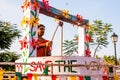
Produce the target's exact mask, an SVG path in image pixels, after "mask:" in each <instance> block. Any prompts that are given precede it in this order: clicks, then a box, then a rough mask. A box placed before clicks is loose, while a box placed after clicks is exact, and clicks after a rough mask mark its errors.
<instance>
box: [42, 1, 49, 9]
mask: <svg viewBox="0 0 120 80" xmlns="http://www.w3.org/2000/svg"><path fill="white" fill-rule="evenodd" d="M42 3H43V4H44V8H46V9H47V10H48V11H50V8H51V6H49V1H48V0H42Z"/></svg>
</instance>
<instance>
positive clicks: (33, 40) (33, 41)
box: [30, 38, 37, 49]
mask: <svg viewBox="0 0 120 80" xmlns="http://www.w3.org/2000/svg"><path fill="white" fill-rule="evenodd" d="M30 46H33V49H35V48H36V46H37V41H35V39H34V38H32V42H30Z"/></svg>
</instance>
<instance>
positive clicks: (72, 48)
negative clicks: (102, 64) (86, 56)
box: [63, 20, 112, 57]
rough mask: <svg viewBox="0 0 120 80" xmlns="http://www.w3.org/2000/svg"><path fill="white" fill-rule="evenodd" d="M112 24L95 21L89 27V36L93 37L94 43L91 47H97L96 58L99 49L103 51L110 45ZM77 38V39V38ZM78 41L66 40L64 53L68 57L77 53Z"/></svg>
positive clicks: (92, 42) (91, 43)
mask: <svg viewBox="0 0 120 80" xmlns="http://www.w3.org/2000/svg"><path fill="white" fill-rule="evenodd" d="M111 26H112V25H111V24H108V23H103V22H102V21H101V20H95V21H93V24H91V25H90V26H89V29H88V34H89V35H90V36H91V38H92V41H91V42H90V46H94V47H95V51H94V57H95V56H96V52H97V50H98V49H101V48H102V47H107V45H108V41H107V40H108V38H107V37H108V34H109V32H112V28H111ZM75 38H77V37H75ZM76 43H77V40H76V41H75V39H73V40H65V42H64V43H63V47H64V49H63V51H65V52H64V54H66V55H71V54H73V53H74V52H77V51H76V50H77V48H78V47H77V46H76V45H77V44H76Z"/></svg>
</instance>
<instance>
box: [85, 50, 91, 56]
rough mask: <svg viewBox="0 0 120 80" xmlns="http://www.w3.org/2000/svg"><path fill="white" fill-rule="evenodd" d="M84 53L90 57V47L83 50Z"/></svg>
mask: <svg viewBox="0 0 120 80" xmlns="http://www.w3.org/2000/svg"><path fill="white" fill-rule="evenodd" d="M85 55H86V57H91V51H90V49H88V50H85Z"/></svg>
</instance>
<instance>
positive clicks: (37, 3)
mask: <svg viewBox="0 0 120 80" xmlns="http://www.w3.org/2000/svg"><path fill="white" fill-rule="evenodd" d="M31 4H32V8H33V10H35V11H36V10H39V9H40V2H36V0H34V1H33V3H31Z"/></svg>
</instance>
